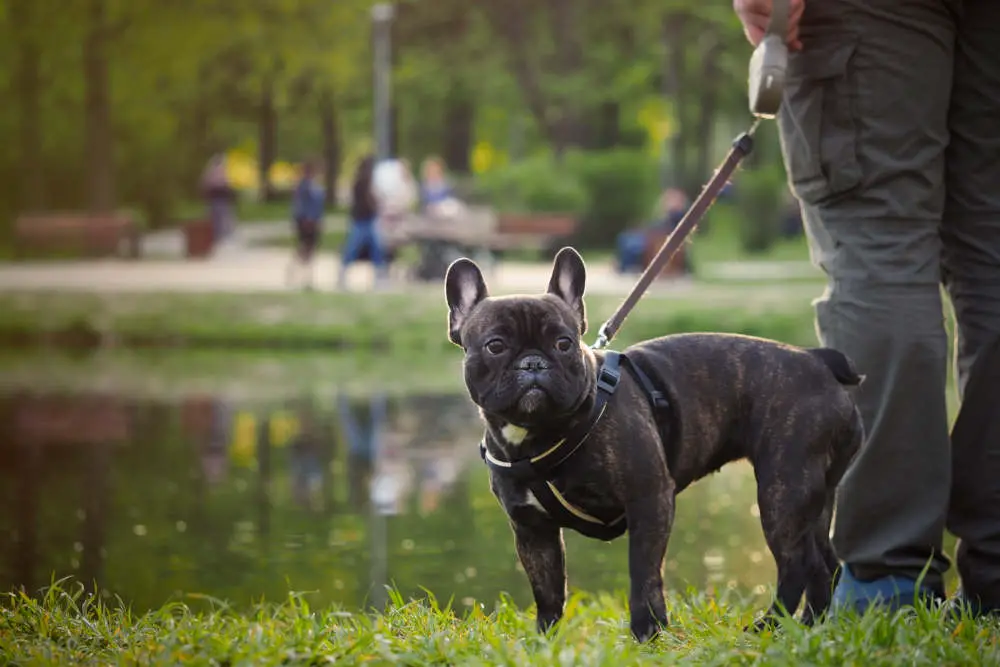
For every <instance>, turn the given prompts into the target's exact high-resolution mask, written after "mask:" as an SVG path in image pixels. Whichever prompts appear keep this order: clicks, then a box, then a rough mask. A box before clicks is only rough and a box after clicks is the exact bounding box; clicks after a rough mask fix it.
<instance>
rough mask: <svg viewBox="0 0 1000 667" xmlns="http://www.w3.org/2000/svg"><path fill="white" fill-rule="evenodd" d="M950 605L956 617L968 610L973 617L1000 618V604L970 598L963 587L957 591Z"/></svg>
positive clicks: (949, 602)
mask: <svg viewBox="0 0 1000 667" xmlns="http://www.w3.org/2000/svg"><path fill="white" fill-rule="evenodd" d="M948 605H949V607H950V609H951V612H952V614H953V615H954V616H955V617H959V616H961V615H962V612H964V611H967V612H968V613H969V614H970V615H971V616H972V617H973V618H983V617H989V618H1000V606H998V605H995V604H989V603H986V602H982V601H981V600H979V598H969V597H968V596H967V595H966V594H965V591H964V590H962V588H959V589H958V590H957V591H955V595H953V596H952V598H951V599H950V600H949V601H948Z"/></svg>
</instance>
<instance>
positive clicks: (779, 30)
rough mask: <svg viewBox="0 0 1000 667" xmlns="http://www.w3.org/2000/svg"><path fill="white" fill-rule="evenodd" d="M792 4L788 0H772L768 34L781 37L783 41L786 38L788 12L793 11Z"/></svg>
mask: <svg viewBox="0 0 1000 667" xmlns="http://www.w3.org/2000/svg"><path fill="white" fill-rule="evenodd" d="M790 4H791V3H789V1H788V0H772V2H771V20H770V21H769V22H768V24H767V33H766V34H768V35H774V36H775V37H780V38H781V40H782V41H784V40H785V35H786V34H787V33H788V14H789V12H790V11H791V7H790V6H789V5H790Z"/></svg>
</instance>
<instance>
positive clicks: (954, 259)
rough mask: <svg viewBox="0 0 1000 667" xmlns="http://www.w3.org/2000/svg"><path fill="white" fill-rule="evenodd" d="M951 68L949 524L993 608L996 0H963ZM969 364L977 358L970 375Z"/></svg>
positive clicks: (998, 476)
mask: <svg viewBox="0 0 1000 667" xmlns="http://www.w3.org/2000/svg"><path fill="white" fill-rule="evenodd" d="M954 76H955V81H954V86H953V89H952V100H951V113H950V117H949V123H950V128H951V144H950V146H949V148H948V154H947V179H946V183H947V187H948V198H947V200H946V205H945V217H944V222H943V225H942V230H941V239H942V242H943V244H944V250H943V253H942V265H943V266H942V270H943V272H944V282H945V285H946V287H947V288H948V292H949V294H950V296H951V300H952V304H953V305H954V308H955V316H956V320H957V324H958V327H957V345H956V357H957V358H956V367H957V370H958V381H959V389H960V391H962V393H963V394H964V396H963V399H964V400H963V405H962V411H961V413H960V416H959V421H958V422H957V423H956V425H955V430H954V432H953V434H952V435H953V437H952V491H951V506H950V509H949V514H948V528H949V530H951V532H953V533H954V534H955V535H956V536H958V537H959V540H960V541H959V547H958V549H957V558H956V564H957V566H958V571H959V574H960V575H961V578H962V588H963V594H964V596H965V597H967V598H969V599H970V600H971V601H974V602H976V603H979V604H981V605H982V606H984V607H986V608H991V609H1000V411H998V410H997V407H998V405H1000V402H998V401H997V400H996V394H997V392H998V391H1000V386H997V385H996V384H995V383H996V382H997V381H1000V375H998V372H997V371H996V370H993V369H992V366H994V365H995V364H996V362H994V361H992V360H991V359H989V358H988V357H986V355H985V354H984V352H985V351H986V350H988V349H989V347H990V346H991V345H993V344H994V341H996V340H997V337H998V336H1000V3H997V2H996V1H995V0H965V2H964V3H963V7H962V11H961V13H960V15H959V19H958V41H957V43H956V52H955V74H954ZM993 354H1000V352H997V353H993ZM982 362H986V363H987V364H989V366H982ZM974 364H978V365H981V366H982V367H981V368H976V369H975V372H974V373H973V374H972V375H974V376H975V377H973V378H972V380H971V382H970V370H971V369H973V368H974ZM966 412H968V414H966ZM994 415H997V416H994Z"/></svg>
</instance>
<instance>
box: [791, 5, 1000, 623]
mask: <svg viewBox="0 0 1000 667" xmlns="http://www.w3.org/2000/svg"><path fill="white" fill-rule="evenodd" d="M800 34H801V39H802V41H803V43H804V49H803V50H802V51H801V52H797V53H794V54H792V55H791V58H790V63H789V81H788V87H787V88H786V93H785V98H784V102H783V106H782V109H781V111H780V112H779V114H778V119H777V122H778V126H779V132H780V138H781V145H782V153H783V156H784V159H785V165H786V168H787V171H788V175H789V183H790V186H791V188H792V190H793V192H794V193H795V194H796V196H797V197H798V198H799V200H800V202H801V204H802V212H803V221H804V225H805V228H806V233H807V236H808V238H809V242H810V253H811V256H812V259H813V261H814V262H815V263H816V264H817V265H818V266H819V267H820V268H821V269H822V270H823V271H824V272H825V274H826V276H827V279H828V280H827V289H826V290H825V292H824V294H823V295H822V296H821V297H820V298H819V299H817V301H816V302H815V308H816V324H817V330H818V333H819V336H820V339H821V341H822V343H823V344H825V345H829V346H832V347H835V348H838V349H840V350H842V351H843V352H845V353H846V354H848V355H849V356H850V357H851V358H852V359H853V360H854V361H855V363H856V364H857V366H858V369H859V372H861V373H863V374H865V375H866V379H865V381H864V383H863V385H862V386H861V388H860V390H859V393H858V398H859V402H860V406H861V410H862V414H863V419H864V422H865V427H866V430H867V432H868V440H867V442H866V444H865V446H864V447H863V449H862V451H861V452H860V453H859V455H858V456H857V458H856V459H855V462H854V463H853V465H852V467H851V468H850V469H849V471H848V472H847V474H846V475H845V478H844V480H843V482H842V484H841V486H840V488H839V490H838V500H837V506H836V512H835V518H834V523H833V540H834V548H835V550H836V552H837V555H838V556H839V557H840V559H841V560H842V561H843V562H845V563H846V564H847V565H848V566H849V567H850V569H851V572H852V574H853V575H854V576H855V577H856V578H857V579H861V580H872V579H876V578H879V577H882V576H886V575H890V574H894V575H903V576H910V577H913V578H916V577H918V576H919V575H920V574H921V572H923V571H924V568H925V566H929V567H928V570H927V572H926V577H925V579H924V583H925V584H926V585H928V586H930V587H932V588H934V589H938V590H939V591H940V590H943V573H944V572H946V571H947V569H948V568H949V567H950V564H951V563H950V560H949V558H948V557H947V556H946V555H945V554H944V553H943V548H942V538H943V533H944V530H945V528H946V527H947V528H948V529H949V530H950V531H951V532H953V533H954V534H956V535H957V536H958V537H959V538H960V546H959V549H958V552H957V563H956V564H957V567H958V571H959V573H960V575H961V577H962V583H963V588H964V592H965V593H966V594H967V595H969V596H970V597H971V596H975V597H978V598H979V599H980V601H982V602H983V603H987V604H994V605H996V604H1000V441H998V440H996V439H994V440H993V441H987V440H986V439H984V438H972V439H968V438H966V439H965V440H969V441H965V440H962V441H959V440H958V439H957V438H956V442H955V443H951V442H950V435H949V430H948V429H949V426H948V416H947V410H946V394H945V391H946V388H945V385H946V378H947V373H948V363H947V362H948V354H949V351H948V342H947V335H946V331H945V312H944V310H943V306H944V300H943V298H942V290H941V286H942V285H943V286H944V288H945V290H946V291H947V295H948V296H949V297H950V301H951V303H952V304H953V307H954V311H955V315H956V319H957V346H956V348H957V349H956V364H955V366H956V369H957V373H958V386H959V391H960V392H961V391H963V390H964V388H965V384H966V382H967V378H968V374H969V369H970V367H971V366H972V364H973V363H974V362H975V360H976V359H977V357H978V356H980V352H981V351H982V350H983V349H984V348H985V347H986V346H988V345H989V344H990V343H991V341H992V340H993V339H994V338H995V337H996V336H997V335H998V334H1000V1H997V0H964V1H962V0H806V2H805V12H804V14H803V17H802V23H801V33H800ZM981 390H982V388H980V389H977V390H976V391H981ZM984 391H991V390H990V389H989V388H988V387H987V389H985V390H984ZM992 391H995V392H996V397H997V398H996V401H995V404H996V405H995V407H996V408H997V409H1000V387H997V388H996V389H995V390H992ZM982 402H983V401H982V400H980V401H979V403H982ZM980 416H981V415H980ZM997 419H1000V416H998V417H997ZM949 508H951V512H950V513H949Z"/></svg>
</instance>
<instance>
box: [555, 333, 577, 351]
mask: <svg viewBox="0 0 1000 667" xmlns="http://www.w3.org/2000/svg"><path fill="white" fill-rule="evenodd" d="M572 348H573V339H572V338H569V337H567V336H563V337H561V338H559V339H558V340H557V341H556V349H557V350H559V351H560V352H569V351H570V350H571V349H572Z"/></svg>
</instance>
